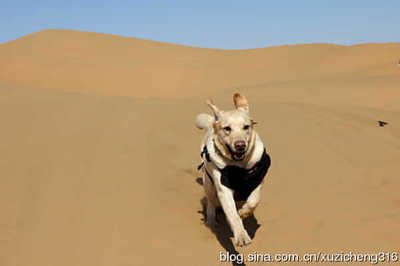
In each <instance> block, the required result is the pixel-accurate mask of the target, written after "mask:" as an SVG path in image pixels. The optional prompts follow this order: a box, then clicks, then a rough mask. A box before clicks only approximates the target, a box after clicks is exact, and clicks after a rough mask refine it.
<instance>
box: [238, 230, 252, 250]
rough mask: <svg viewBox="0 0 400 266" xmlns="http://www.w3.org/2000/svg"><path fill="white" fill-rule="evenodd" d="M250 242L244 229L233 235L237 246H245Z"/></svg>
mask: <svg viewBox="0 0 400 266" xmlns="http://www.w3.org/2000/svg"><path fill="white" fill-rule="evenodd" d="M250 243H251V238H250V236H249V234H248V233H247V231H246V230H243V231H242V232H240V233H238V234H236V235H235V245H236V246H238V247H242V246H246V245H248V244H250Z"/></svg>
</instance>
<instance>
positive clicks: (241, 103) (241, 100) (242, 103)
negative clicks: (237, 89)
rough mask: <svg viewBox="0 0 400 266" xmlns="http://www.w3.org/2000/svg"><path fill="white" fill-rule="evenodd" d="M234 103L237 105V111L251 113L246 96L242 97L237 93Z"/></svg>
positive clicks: (234, 96)
mask: <svg viewBox="0 0 400 266" xmlns="http://www.w3.org/2000/svg"><path fill="white" fill-rule="evenodd" d="M233 103H234V104H235V107H236V109H238V110H241V111H245V112H249V103H248V102H247V100H246V98H245V97H244V96H242V95H240V93H235V94H234V95H233Z"/></svg>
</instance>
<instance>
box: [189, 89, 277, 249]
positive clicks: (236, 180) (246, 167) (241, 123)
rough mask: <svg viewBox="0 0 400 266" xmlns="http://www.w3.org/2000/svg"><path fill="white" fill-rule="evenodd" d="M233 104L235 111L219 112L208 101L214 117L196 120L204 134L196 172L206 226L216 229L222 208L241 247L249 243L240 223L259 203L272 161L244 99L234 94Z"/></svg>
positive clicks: (199, 117)
mask: <svg viewBox="0 0 400 266" xmlns="http://www.w3.org/2000/svg"><path fill="white" fill-rule="evenodd" d="M233 102H234V104H235V107H236V109H234V110H232V111H221V110H219V109H218V108H217V107H216V106H215V105H214V104H213V102H212V101H211V100H207V101H206V103H207V105H208V106H209V107H210V108H211V110H212V112H213V116H211V115H208V114H199V115H198V116H197V117H196V126H197V127H198V128H199V129H206V131H207V132H206V134H205V136H204V139H203V141H202V144H201V158H202V163H201V164H200V165H199V167H198V169H202V171H203V186H204V190H205V193H206V196H207V218H206V223H207V225H208V226H210V227H212V228H213V227H214V226H215V223H216V220H215V218H216V217H215V209H216V208H219V207H222V209H223V211H224V213H225V216H226V218H227V221H228V223H229V225H230V227H231V230H232V232H233V235H234V242H235V244H236V245H237V246H243V245H247V244H250V243H251V239H250V237H249V235H248V233H247V231H246V229H245V228H244V226H243V222H242V219H244V218H246V217H248V216H251V215H252V214H253V211H254V209H255V208H256V207H257V205H258V203H259V202H260V190H261V186H262V184H263V180H264V176H265V175H266V173H267V171H268V168H269V166H270V164H271V159H270V157H269V155H268V154H267V153H266V151H265V148H264V144H263V142H262V141H261V139H260V137H259V136H258V134H257V133H256V131H255V129H254V125H255V124H256V123H255V122H254V121H253V120H252V119H251V118H250V115H249V104H248V102H247V100H246V98H245V97H244V96H242V95H240V94H239V93H236V94H234V95H233ZM237 208H238V209H237Z"/></svg>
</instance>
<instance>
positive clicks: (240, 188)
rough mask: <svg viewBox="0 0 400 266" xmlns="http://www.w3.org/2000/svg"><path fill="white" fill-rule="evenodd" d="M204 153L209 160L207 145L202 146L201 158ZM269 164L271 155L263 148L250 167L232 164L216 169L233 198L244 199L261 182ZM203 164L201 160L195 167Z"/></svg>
mask: <svg viewBox="0 0 400 266" xmlns="http://www.w3.org/2000/svg"><path fill="white" fill-rule="evenodd" d="M204 154H205V157H206V160H207V162H211V160H210V154H209V153H208V150H207V146H204V148H203V151H202V152H201V153H200V156H201V157H202V158H203V155H204ZM270 165H271V157H270V156H269V155H268V153H267V152H266V150H265V149H264V152H263V155H262V157H261V159H260V160H259V161H258V162H257V163H256V164H255V165H254V166H253V167H252V168H250V169H245V168H241V167H238V166H234V165H228V166H225V167H224V168H223V169H219V168H218V170H219V171H220V172H221V184H223V185H224V186H226V187H228V188H230V189H232V190H233V191H234V194H233V195H234V199H235V200H236V201H245V200H247V198H248V197H249V196H250V194H251V192H252V191H253V190H254V189H256V187H257V186H258V185H259V184H261V182H262V181H263V179H264V177H265V175H266V174H267V172H268V169H269V167H270ZM203 166H204V162H202V163H201V164H200V165H199V166H198V167H197V169H198V170H199V169H200V168H201V167H203ZM204 170H205V172H206V174H207V176H208V178H209V179H210V181H211V183H213V184H214V181H213V179H212V177H211V175H210V174H209V173H208V171H207V170H206V169H204Z"/></svg>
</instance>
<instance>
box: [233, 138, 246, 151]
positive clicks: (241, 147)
mask: <svg viewBox="0 0 400 266" xmlns="http://www.w3.org/2000/svg"><path fill="white" fill-rule="evenodd" d="M245 149H246V142H245V141H243V140H238V141H235V150H236V151H239V152H240V151H244V150H245Z"/></svg>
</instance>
